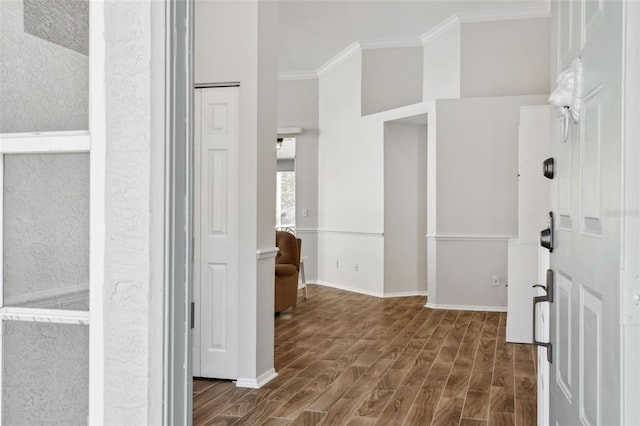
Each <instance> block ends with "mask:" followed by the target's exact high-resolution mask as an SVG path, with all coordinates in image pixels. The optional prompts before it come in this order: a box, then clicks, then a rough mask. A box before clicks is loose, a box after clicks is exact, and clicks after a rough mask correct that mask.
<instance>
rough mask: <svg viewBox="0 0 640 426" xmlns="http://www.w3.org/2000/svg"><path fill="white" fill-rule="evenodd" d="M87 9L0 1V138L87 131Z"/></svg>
mask: <svg viewBox="0 0 640 426" xmlns="http://www.w3.org/2000/svg"><path fill="white" fill-rule="evenodd" d="M87 45H88V6H87V5H86V4H85V2H84V1H80V2H78V1H77V0H55V1H53V0H26V1H25V2H24V4H23V2H22V1H21V0H2V1H0V133H11V132H28V131H54V130H82V129H87V128H88V124H87V123H88V119H87V116H88V99H89V98H88V92H89V86H88V76H89V74H88V66H89V61H88V57H87V50H88V47H87Z"/></svg>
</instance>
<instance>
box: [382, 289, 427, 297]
mask: <svg viewBox="0 0 640 426" xmlns="http://www.w3.org/2000/svg"><path fill="white" fill-rule="evenodd" d="M414 296H421V297H422V296H424V297H428V296H429V295H428V294H427V292H426V291H423V290H416V291H398V292H394V293H386V292H385V293H384V295H383V296H382V297H384V298H385V299H392V298H394V297H414Z"/></svg>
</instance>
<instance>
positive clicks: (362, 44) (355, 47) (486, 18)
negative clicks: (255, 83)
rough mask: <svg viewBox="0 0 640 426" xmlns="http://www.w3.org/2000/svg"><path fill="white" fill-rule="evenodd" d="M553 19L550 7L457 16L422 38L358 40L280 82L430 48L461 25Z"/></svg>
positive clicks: (289, 73)
mask: <svg viewBox="0 0 640 426" xmlns="http://www.w3.org/2000/svg"><path fill="white" fill-rule="evenodd" d="M550 15H551V8H550V3H549V2H545V5H544V6H542V7H530V8H521V9H515V10H493V11H484V12H474V13H465V14H461V15H457V14H453V15H451V16H449V17H448V18H447V19H445V20H444V21H442V22H440V23H439V24H438V25H436V26H435V27H433V28H431V29H430V30H428V31H426V32H424V33H422V34H421V35H420V36H419V37H401V38H390V39H379V40H357V41H355V42H353V43H352V44H350V45H349V46H347V47H346V48H345V49H344V50H342V51H341V52H340V53H338V54H337V55H335V56H334V57H333V58H331V59H329V60H328V61H327V62H325V63H324V64H323V65H321V66H320V67H318V69H317V70H315V71H283V72H279V73H278V80H280V81H287V80H315V79H319V78H322V77H324V76H325V75H327V74H328V73H329V72H331V71H332V70H333V69H334V68H336V67H338V66H339V65H340V64H342V63H343V62H344V61H346V60H347V59H349V58H350V57H351V56H353V55H354V54H356V53H358V52H361V51H363V50H368V49H392V48H405V47H420V46H426V45H427V44H429V43H431V42H432V41H434V40H435V39H437V38H438V37H440V36H441V35H443V34H445V33H446V32H448V31H449V30H452V29H453V28H455V27H456V26H460V24H463V23H464V24H467V23H474V22H494V21H507V20H518V19H534V18H547V17H549V16H550Z"/></svg>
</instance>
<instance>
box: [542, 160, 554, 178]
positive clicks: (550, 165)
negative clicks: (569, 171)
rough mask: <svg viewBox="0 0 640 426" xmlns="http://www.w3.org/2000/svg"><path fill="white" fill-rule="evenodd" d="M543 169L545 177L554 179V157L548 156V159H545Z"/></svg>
mask: <svg viewBox="0 0 640 426" xmlns="http://www.w3.org/2000/svg"><path fill="white" fill-rule="evenodd" d="M542 170H543V174H544V177H546V178H547V179H553V173H554V171H555V161H554V159H553V158H547V159H546V160H544V163H542Z"/></svg>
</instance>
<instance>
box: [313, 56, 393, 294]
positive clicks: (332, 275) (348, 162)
mask: <svg viewBox="0 0 640 426" xmlns="http://www.w3.org/2000/svg"><path fill="white" fill-rule="evenodd" d="M361 78H362V55H361V52H356V53H355V54H354V55H353V56H351V57H350V58H348V59H347V60H346V61H344V62H343V63H342V64H340V66H338V67H336V68H335V69H333V70H332V71H331V72H329V73H328V74H326V75H324V76H323V77H321V78H320V103H319V105H320V107H319V127H320V129H321V131H320V135H319V142H318V143H319V155H318V206H319V212H318V228H319V235H318V281H319V282H324V283H329V284H340V285H343V286H347V287H350V288H352V289H354V290H360V291H368V292H371V291H374V292H378V293H381V292H382V291H383V265H382V261H381V259H382V255H383V239H382V233H383V227H384V219H383V214H384V202H383V194H384V173H383V167H384V154H383V150H382V127H381V126H380V140H379V141H378V142H377V143H373V142H372V141H371V140H369V139H367V138H366V137H363V134H362V119H361V113H360V112H361V81H362V80H361ZM356 257H357V258H356ZM336 262H338V264H339V265H338V266H337V265H336ZM355 263H358V272H355V271H354V266H355Z"/></svg>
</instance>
